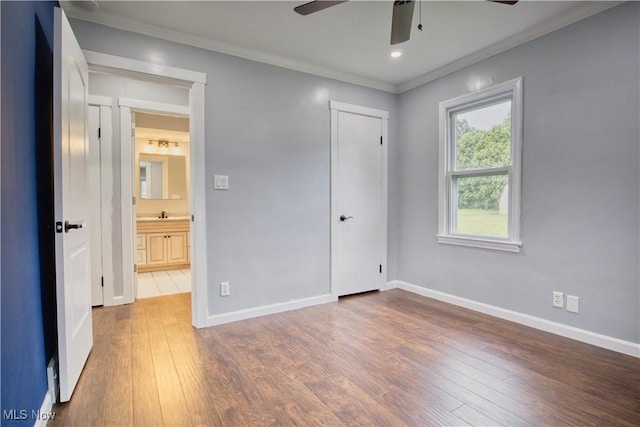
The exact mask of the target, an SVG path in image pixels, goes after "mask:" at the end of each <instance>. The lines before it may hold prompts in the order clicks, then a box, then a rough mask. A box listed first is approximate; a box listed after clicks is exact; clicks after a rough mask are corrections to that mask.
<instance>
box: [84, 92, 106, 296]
mask: <svg viewBox="0 0 640 427" xmlns="http://www.w3.org/2000/svg"><path fill="white" fill-rule="evenodd" d="M99 129H100V107H98V106H95V105H92V106H90V107H89V158H88V161H89V162H88V168H89V170H88V184H89V207H90V208H89V209H90V214H89V224H90V225H91V226H90V227H89V233H90V236H91V305H92V306H98V305H103V304H104V295H103V283H102V280H103V279H102V227H101V224H102V194H101V193H102V183H101V178H102V176H101V166H100V135H99V132H100V130H99Z"/></svg>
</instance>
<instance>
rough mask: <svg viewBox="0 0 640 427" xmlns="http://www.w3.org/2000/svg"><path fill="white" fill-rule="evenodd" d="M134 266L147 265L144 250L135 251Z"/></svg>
mask: <svg viewBox="0 0 640 427" xmlns="http://www.w3.org/2000/svg"><path fill="white" fill-rule="evenodd" d="M136 264H137V265H147V251H145V250H137V251H136Z"/></svg>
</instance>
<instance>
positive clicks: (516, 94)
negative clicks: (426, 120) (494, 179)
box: [436, 77, 523, 252]
mask: <svg viewBox="0 0 640 427" xmlns="http://www.w3.org/2000/svg"><path fill="white" fill-rule="evenodd" d="M522 80H523V79H522V77H518V78H516V79H513V80H509V81H506V82H503V83H499V84H496V85H493V86H490V87H487V88H485V89H481V90H479V91H476V92H472V93H469V94H465V95H462V96H459V97H456V98H453V99H449V100H447V101H442V102H441V103H440V149H439V173H438V234H437V235H436V238H437V241H438V243H444V244H450V245H459V246H471V247H476V248H484V249H494V250H500V251H508V252H520V247H521V246H522V241H521V239H520V214H521V208H520V206H521V192H522V118H523V114H522V109H523V107H522ZM509 93H511V97H512V102H511V119H512V120H511V126H512V129H511V131H512V134H511V139H512V150H511V156H512V158H511V166H510V167H509V168H506V169H511V173H510V174H509V177H510V178H509V231H510V233H509V236H508V237H507V238H506V239H500V238H491V237H484V236H466V235H464V236H463V235H455V234H451V233H450V232H449V229H450V221H451V217H450V214H451V209H450V208H449V203H450V200H451V197H452V195H451V194H450V192H451V185H450V179H451V177H450V171H449V165H450V159H451V152H450V150H451V147H450V145H449V132H450V126H449V125H448V123H449V120H448V114H449V110H451V109H456V108H458V107H461V106H464V105H469V104H473V103H475V102H481V101H483V100H486V99H488V98H493V97H498V96H500V95H505V94H509ZM499 169H503V168H499ZM456 175H461V173H459V172H456Z"/></svg>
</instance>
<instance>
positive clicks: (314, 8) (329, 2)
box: [293, 0, 348, 15]
mask: <svg viewBox="0 0 640 427" xmlns="http://www.w3.org/2000/svg"><path fill="white" fill-rule="evenodd" d="M347 1H348V0H314V1H310V2H309V3H305V4H302V5H300V6H296V7H294V8H293V10H295V11H296V12H298V13H299V14H300V15H309V14H310V13H314V12H319V11H321V10H324V9H326V8H328V7H331V6H335V5H337V4H340V3H345V2H347Z"/></svg>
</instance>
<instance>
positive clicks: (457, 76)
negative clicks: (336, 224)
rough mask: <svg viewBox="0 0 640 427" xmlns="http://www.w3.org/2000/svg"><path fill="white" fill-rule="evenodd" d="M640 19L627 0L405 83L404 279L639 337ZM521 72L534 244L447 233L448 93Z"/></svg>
mask: <svg viewBox="0 0 640 427" xmlns="http://www.w3.org/2000/svg"><path fill="white" fill-rule="evenodd" d="M638 23H639V5H638V3H631V4H624V5H622V6H619V7H616V8H614V9H611V10H609V11H606V12H604V13H601V14H599V15H596V16H593V17H591V18H589V19H587V20H584V21H581V22H578V23H576V24H574V25H572V26H570V27H567V28H565V29H562V30H559V31H556V32H554V33H551V34H548V35H547V36H545V37H542V38H539V39H537V40H534V41H532V42H530V43H527V44H525V45H522V46H520V47H517V48H515V49H512V50H510V51H507V52H505V53H502V54H500V55H497V56H495V57H492V58H490V59H488V60H485V61H483V62H480V63H477V64H475V65H473V66H471V67H468V68H466V69H464V70H461V71H459V72H456V73H453V74H450V75H448V76H445V77H443V78H441V79H438V80H436V81H433V82H431V83H428V84H426V85H423V86H421V87H419V88H416V89H414V90H411V91H409V92H405V93H404V94H402V95H401V96H400V97H399V109H400V110H399V117H401V118H402V121H401V123H400V128H399V129H400V130H399V138H398V141H399V144H400V147H399V150H398V152H399V157H398V159H397V163H395V164H394V165H393V166H394V167H395V169H396V170H397V171H398V174H399V178H398V182H397V183H398V186H397V187H394V188H392V189H391V191H393V192H397V193H398V194H397V198H398V200H397V202H398V203H399V205H400V206H401V209H400V211H399V218H398V222H397V224H398V225H399V230H398V248H397V249H398V252H397V259H398V270H397V276H398V278H399V279H401V280H404V281H406V282H409V283H413V284H416V285H419V286H423V287H426V288H431V289H435V290H438V291H442V292H446V293H449V294H453V295H457V296H460V297H464V298H469V299H472V300H475V301H480V302H483V303H487V304H492V305H495V306H498V307H503V308H505V309H509V310H514V311H517V312H521V313H526V314H529V315H533V316H539V317H541V318H544V319H548V320H551V321H554V322H559V323H563V324H567V325H571V326H575V327H578V328H583V329H586V330H589V331H593V332H597V333H602V334H605V335H609V336H612V337H616V338H620V339H623V340H628V341H632V342H636V343H637V342H640V336H639V335H640V330H639V324H640V310H639V302H640V295H639V272H638V260H639V253H638V237H639V221H638V219H639V209H638V203H639V173H638V170H639V155H638V151H639V140H640V135H639V129H638V119H639V113H640V112H639V106H638V104H639V79H638V76H639V75H640V74H639V57H638V52H639V34H640V29H639V25H638ZM518 76H523V77H524V142H523V199H522V240H523V242H524V244H523V247H522V252H521V253H519V254H512V253H503V252H495V251H488V250H482V249H474V248H465V247H456V246H446V245H439V244H437V243H436V240H435V237H434V236H435V234H436V232H437V226H438V187H437V186H438V180H437V171H438V103H439V102H440V101H442V100H446V99H449V98H452V97H455V96H458V95H461V94H464V93H467V92H469V91H471V90H472V88H473V87H474V86H475V85H477V84H483V83H488V82H495V83H498V82H502V81H506V80H509V79H512V78H515V77H518ZM554 290H557V291H563V292H565V294H571V295H576V296H579V297H580V313H579V314H572V313H568V312H567V311H564V310H560V309H556V308H553V307H552V306H551V293H552V291H554Z"/></svg>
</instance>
